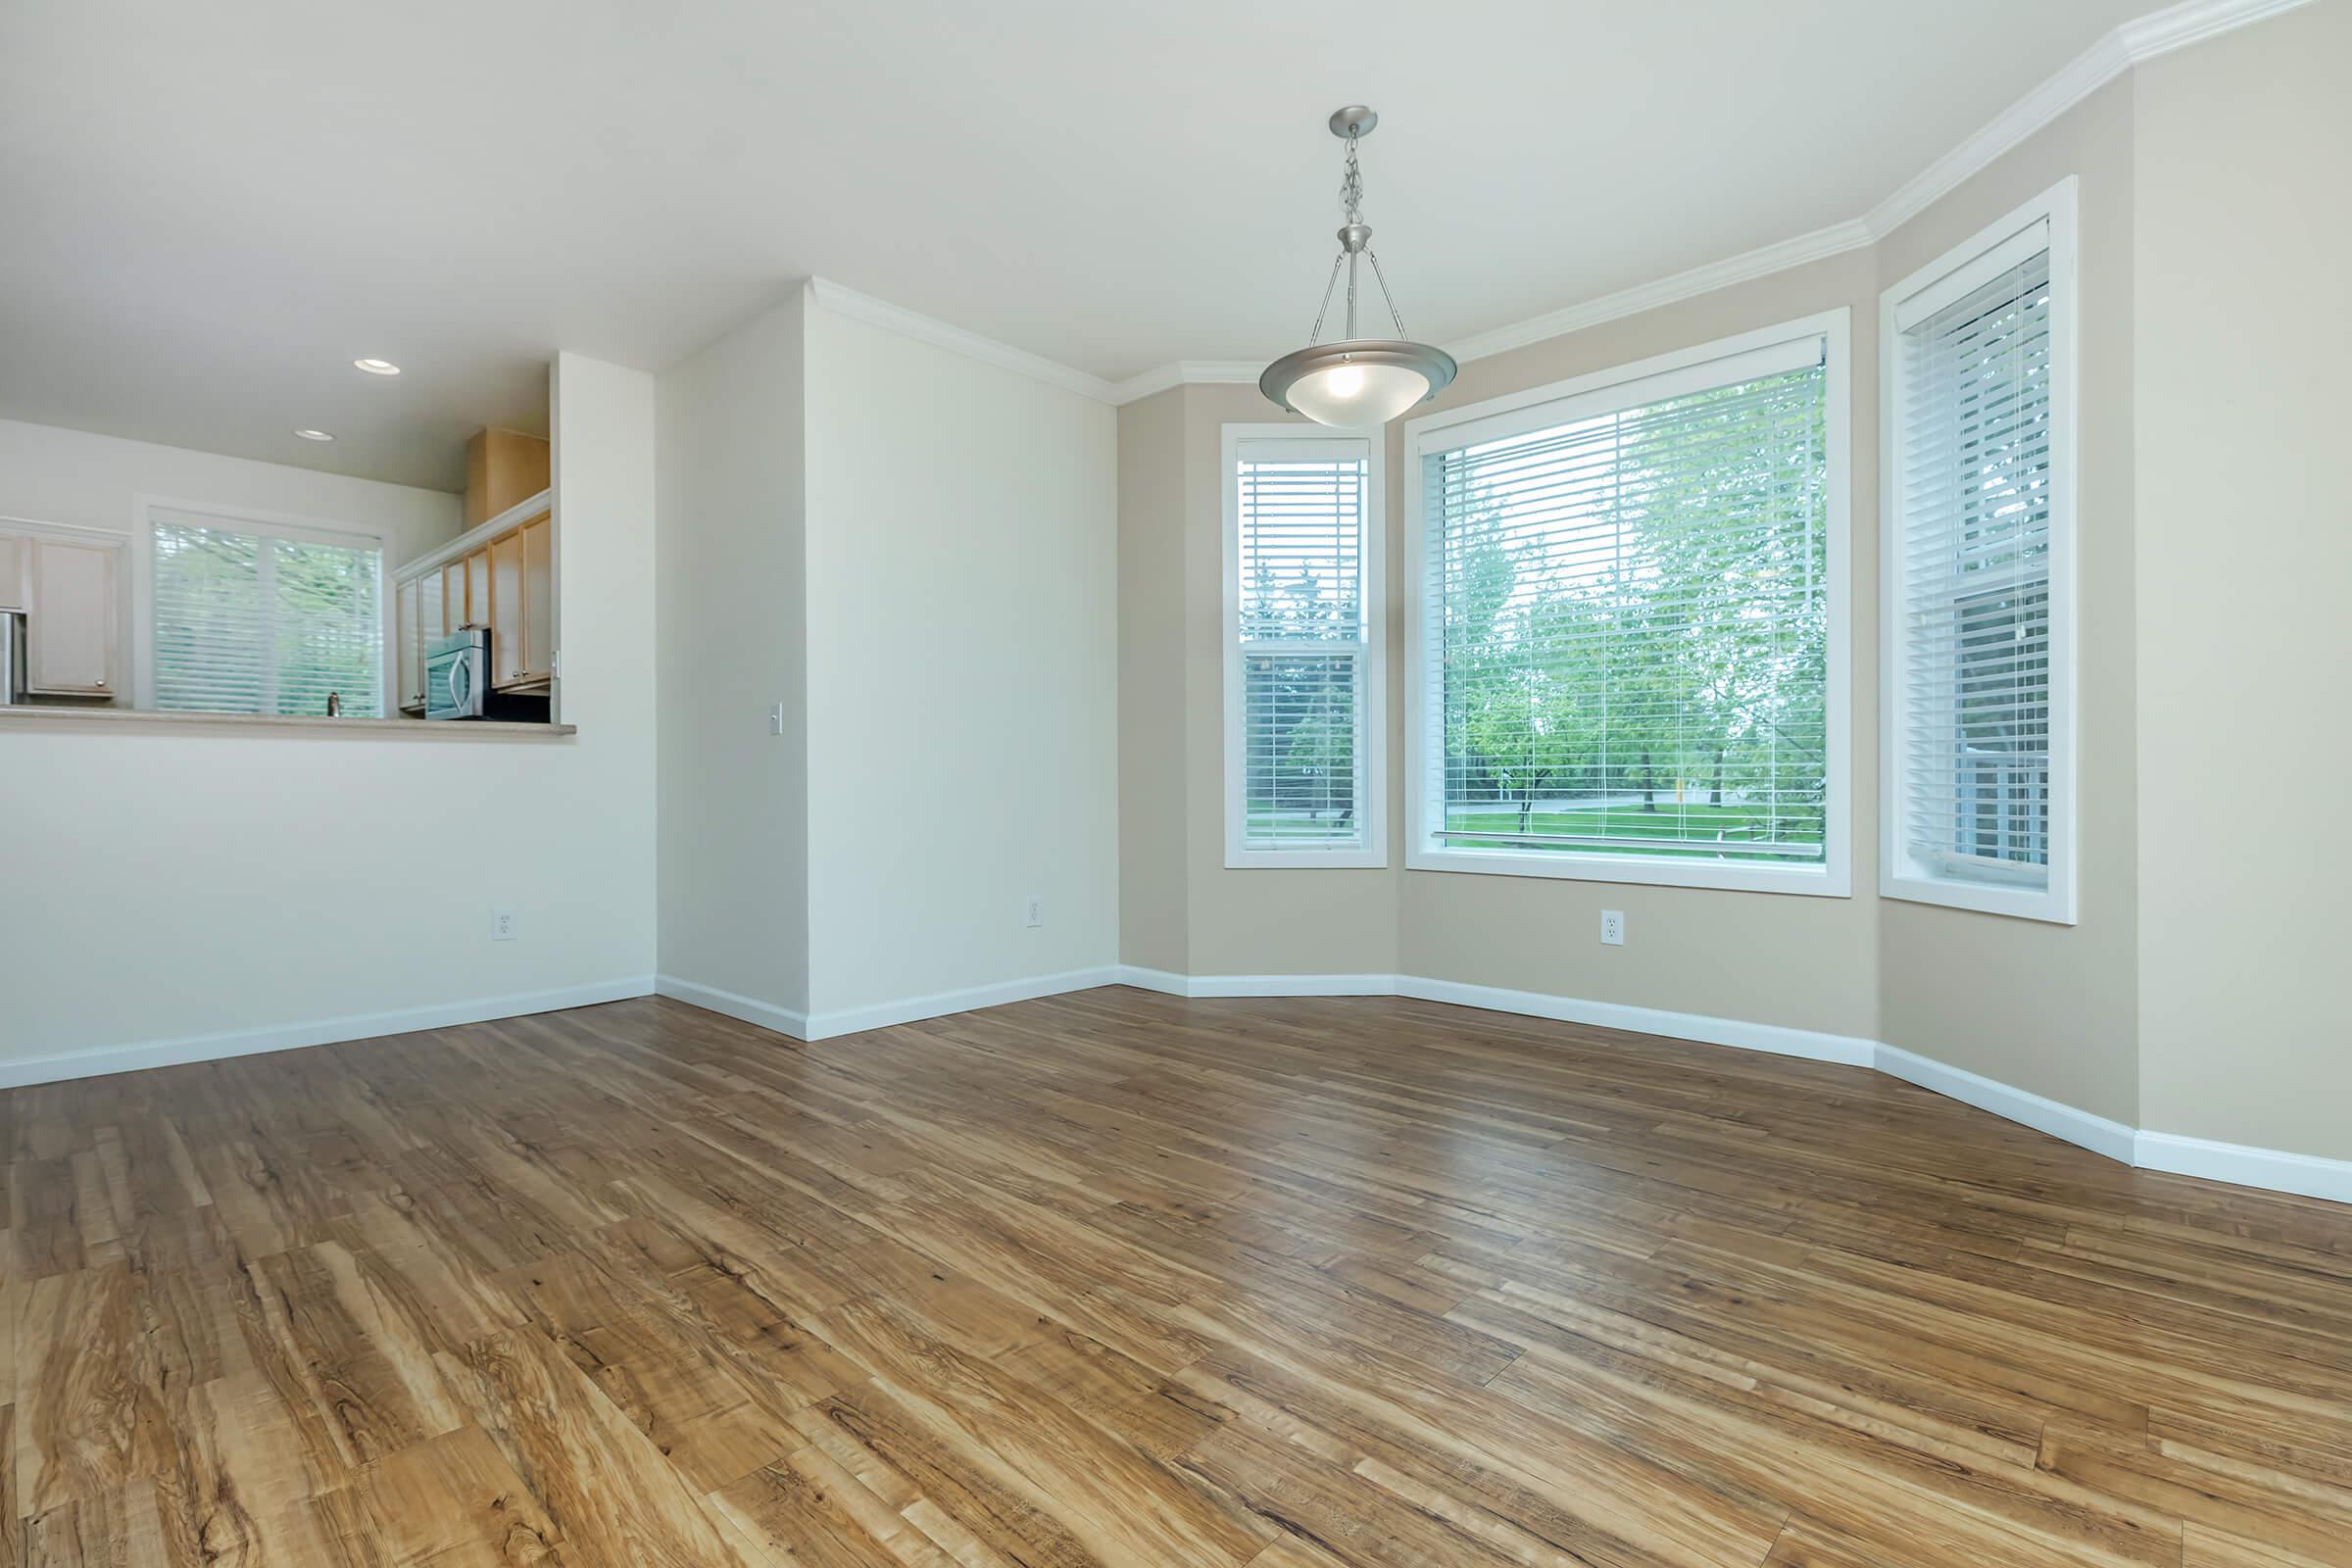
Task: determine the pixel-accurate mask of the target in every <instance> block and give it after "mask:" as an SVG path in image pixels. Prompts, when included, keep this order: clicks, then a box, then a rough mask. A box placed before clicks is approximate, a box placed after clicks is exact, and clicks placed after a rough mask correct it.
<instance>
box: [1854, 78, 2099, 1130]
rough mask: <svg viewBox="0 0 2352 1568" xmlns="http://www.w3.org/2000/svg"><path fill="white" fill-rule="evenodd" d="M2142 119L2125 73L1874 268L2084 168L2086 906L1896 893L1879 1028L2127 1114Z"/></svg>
mask: <svg viewBox="0 0 2352 1568" xmlns="http://www.w3.org/2000/svg"><path fill="white" fill-rule="evenodd" d="M2131 122H2132V83H2131V77H2130V76H2125V77H2123V78H2120V79H2118V80H2117V81H2114V82H2112V83H2110V84H2109V85H2108V86H2106V87H2104V88H2102V89H2100V90H2099V91H2098V92H2096V93H2093V94H2092V95H2091V96H2090V97H2089V98H2087V99H2085V100H2084V101H2083V102H2082V103H2081V104H2079V105H2078V106H2076V107H2075V108H2074V109H2073V110H2071V111H2069V112H2068V113H2067V114H2065V115H2063V116H2061V117H2059V119H2057V120H2056V121H2054V122H2052V123H2050V125H2049V126H2048V127H2047V128H2045V129H2044V130H2042V131H2040V132H2039V133H2038V134H2036V135H2034V137H2032V138H2031V139H2030V140H2028V141H2027V142H2026V143H2025V144H2024V145H2022V146H2020V147H2018V148H2017V149H2016V150H2015V151H2013V152H2011V153H2009V154H2008V155H2007V156H2006V157H2003V158H2001V159H1999V160H1998V161H1996V162H1995V163H1994V164H1993V165H1992V166H1991V167H1990V168H1988V169H1986V170H1985V171H1984V172H1982V173H1980V174H1978V175H1976V176H1975V177H1974V178H1972V179H1970V180H1969V181H1968V182H1967V183H1966V184H1963V185H1962V186H1961V187H1960V188H1959V189H1958V190H1955V191H1954V192H1952V193H1951V194H1950V195H1949V196H1946V197H1945V198H1944V199H1943V200H1941V201H1939V202H1937V203H1936V204H1935V205H1934V206H1933V207H1930V208H1929V209H1928V210H1927V211H1926V212H1924V213H1922V214H1921V215H1920V216H1919V217H1918V218H1916V219H1914V220H1912V221H1910V222H1908V223H1906V224H1904V225H1903V226H1902V227H1901V228H1899V229H1897V230H1895V231H1894V232H1893V233H1892V234H1890V235H1888V236H1887V238H1886V240H1885V241H1883V242H1882V243H1881V244H1880V246H1879V247H1878V284H1877V287H1878V288H1879V289H1884V288H1887V287H1891V286H1892V285H1894V284H1896V283H1899V282H1901V281H1902V280H1903V279H1904V278H1905V277H1908V276H1909V275H1910V274H1911V273H1913V272H1915V271H1917V270H1919V269H1920V268H1922V267H1925V266H1927V265H1929V264H1930V263H1932V262H1934V261H1935V260H1936V258H1938V257H1940V256H1942V255H1943V254H1945V253H1946V252H1947V251H1949V250H1951V248H1952V247H1954V246H1956V245H1959V244H1962V243H1964V242H1965V241H1967V240H1968V239H1969V238H1970V237H1971V236H1972V235H1974V234H1976V233H1977V232H1978V231H1979V230H1980V229H1982V228H1984V227H1985V225H1986V224H1988V223H1991V222H1994V221H1997V220H1999V219H2000V218H2001V217H2003V216H2004V215H2005V214H2007V213H2009V212H2011V211H2012V210H2014V209H2016V208H2017V207H2019V206H2020V205H2022V204H2024V203H2025V202H2027V201H2028V200H2030V199H2032V198H2033V197H2034V196H2035V195H2038V194H2039V193H2040V192H2042V191H2044V190H2047V189H2048V188H2049V187H2050V186H2052V185H2054V184H2056V183H2057V182H2058V181H2059V180H2061V179H2063V178H2065V177H2066V176H2067V175H2069V174H2073V175H2075V176H2077V177H2078V179H2079V180H2080V181H2081V186H2080V191H2079V195H2078V201H2079V203H2080V213H2079V217H2080V233H2081V254H2080V258H2079V275H2080V279H2081V288H2080V293H2079V295H2078V298H2079V299H2080V301H2081V312H2080V316H2079V321H2080V326H2079V334H2080V345H2081V347H2080V359H2079V361H2078V363H2079V365H2080V366H2081V369H2082V378H2081V381H2080V385H2079V395H2078V398H2077V411H2078V417H2079V424H2078V429H2079V432H2080V441H2079V452H2078V477H2079V483H2078V489H2077V516H2076V540H2077V545H2078V559H2079V569H2078V583H2077V595H2076V603H2077V607H2078V611H2079V616H2080V618H2079V620H2078V623H2077V635H2076V645H2077V652H2078V655H2079V658H2080V665H2079V672H2078V677H2077V680H2078V692H2077V698H2078V701H2077V711H2078V712H2079V714H2080V724H2081V746H2080V767H2081V787H2080V798H2081V809H2080V822H2081V848H2080V858H2079V861H2078V867H2077V869H2078V874H2079V880H2080V886H2081V896H2080V910H2079V921H2078V923H2077V924H2076V925H2074V926H2072V927H2068V926H2060V925H2051V924H2048V923H2046V922H2043V921H2038V920H2021V919H2013V918H2010V917H2007V916H2003V915H1990V914H1978V913H1975V912H1972V911H1969V910H1964V909H1949V908H1943V907H1937V906H1934V905H1926V904H1912V903H1906V902H1902V901H1899V900H1891V899H1890V900H1887V901H1885V902H1884V904H1883V905H1882V907H1881V910H1880V926H1879V941H1880V946H1881V963H1880V973H1879V997H1880V1014H1881V1028H1882V1030H1883V1033H1882V1034H1881V1035H1880V1037H1879V1038H1880V1039H1882V1040H1885V1041H1886V1042H1887V1044H1889V1045H1894V1046H1899V1047H1901V1048H1902V1049H1904V1050H1906V1051H1911V1052H1916V1053H1918V1054H1920V1055H1923V1056H1931V1057H1934V1058H1935V1059H1936V1060H1938V1061H1943V1062H1949V1063H1950V1064H1951V1065H1953V1066H1955V1067H1964V1068H1967V1069H1968V1070H1969V1071H1971V1072H1977V1073H1982V1074H1984V1075H1985V1077H1987V1078H1993V1079H1997V1080H1998V1081H2000V1082H2002V1083H2005V1084H2009V1085H2012V1086H2014V1087H2016V1088H2019V1089H2025V1090H2030V1091H2032V1092H2033V1093H2034V1094H2037V1095H2042V1096H2046V1097H2047V1098H2049V1099H2051V1100H2055V1101H2059V1102H2061V1103H2065V1104H2069V1105H2074V1106H2078V1107H2080V1108H2081V1109H2083V1110H2087V1111H2091V1112H2093V1113H2095V1114H2097V1115H2101V1116H2107V1117H2111V1118H2113V1119H2114V1120H2117V1121H2120V1122H2123V1123H2124V1124H2125V1125H2127V1126H2136V1125H2138V1117H2139V1103H2138V1099H2139V1095H2138V1062H2137V1047H2136V1038H2137V1013H2138V995H2137V965H2138V949H2137V934H2136V933H2137V892H2136V888H2137V880H2138V875H2137V867H2136V865H2135V863H2134V858H2133V846H2134V844H2135V843H2136V841H2137V837H2138V809H2137V788H2136V775H2137V766H2136V762H2135V759H2134V756H2133V750H2132V736H2131V730H2132V723H2131V714H2132V693H2133V689H2134V685H2135V675H2134V671H2133V667H2132V646H2133V642H2134V634H2133V627H2132V605H2133V593H2132V579H2133V570H2134V567H2133V559H2132V521H2133V508H2132V497H2133V492H2134V489H2135V486H2134V483H2133V475H2132V425H2131V404H2132V389H2131V364H2132V341H2131V321H2132V272H2133V266H2132V237H2131V234H2132V230H2131V212H2132V156H2131ZM1873 654H1874V656H1875V645H1874V649H1873ZM1873 766H1874V768H1875V766H1876V763H1875V760H1874V762H1873ZM1988 981H1989V983H1987V982H1988Z"/></svg>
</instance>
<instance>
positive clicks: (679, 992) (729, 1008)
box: [654, 974, 809, 1040]
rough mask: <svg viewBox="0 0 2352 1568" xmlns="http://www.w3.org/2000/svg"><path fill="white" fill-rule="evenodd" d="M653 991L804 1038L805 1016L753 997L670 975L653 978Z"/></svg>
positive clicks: (807, 1036) (807, 1022) (710, 1010)
mask: <svg viewBox="0 0 2352 1568" xmlns="http://www.w3.org/2000/svg"><path fill="white" fill-rule="evenodd" d="M654 989H655V990H656V991H658V992H660V993H661V994H662V996H665V997H669V998H671V999H673V1000H675V1001H678V1002H683V1003H687V1004H689V1005H693V1006H697V1007H701V1008H703V1009H704V1010H706V1011H708V1012H723V1013H725V1014H726V1015H727V1016H728V1017H730V1018H740V1019H742V1020H743V1021H744V1022H745V1023H756V1024H758V1025H759V1026H760V1028H762V1029H773V1030H774V1031H775V1032H776V1033H778V1034H780V1035H790V1036H792V1038H793V1039H795V1040H806V1039H808V1038H809V1015H808V1014H807V1013H805V1012H795V1011H793V1010H792V1009H791V1008H789V1007H779V1006H777V1005H775V1004H774V1003H772V1002H761V1001H760V999H759V998H757V997H747V996H744V995H742V994H741V993H739V992H734V991H721V990H719V989H718V987H716V986H706V985H701V984H698V983H697V982H695V981H692V980H683V979H680V978H679V977H678V976H676V975H674V974H658V975H656V976H654Z"/></svg>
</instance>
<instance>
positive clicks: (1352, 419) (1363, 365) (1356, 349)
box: [1257, 104, 1456, 425]
mask: <svg viewBox="0 0 2352 1568" xmlns="http://www.w3.org/2000/svg"><path fill="white" fill-rule="evenodd" d="M1379 123H1380V117H1379V116H1378V115H1376V114H1374V113H1373V112H1372V111H1371V110H1369V109H1367V108H1365V107H1364V106H1363V105H1362V104H1349V105H1348V106H1347V107H1346V108H1344V109H1338V110H1334V111H1333V112H1332V116H1331V133H1332V134H1333V135H1334V136H1337V137H1339V138H1340V139H1341V140H1343V141H1345V142H1346V143H1347V144H1348V172H1347V176H1346V178H1344V179H1343V180H1342V181H1341V182H1340V205H1341V207H1342V208H1343V209H1344V210H1345V211H1346V213H1347V215H1348V221H1347V222H1345V223H1343V224H1341V225H1340V254H1339V255H1338V256H1337V257H1336V258H1335V259H1334V260H1333V261H1332V264H1331V278H1330V280H1329V281H1328V282H1326V283H1325V284H1324V285H1323V305H1322V308H1321V309H1320V310H1318V311H1316V312H1315V324H1314V326H1313V327H1312V328H1311V329H1310V330H1309V331H1308V333H1307V337H1306V347H1305V348H1302V349H1297V350H1294V351H1292V352H1291V353H1289V354H1285V355H1284V356H1283V357H1282V358H1281V359H1279V360H1276V361H1275V362H1274V363H1273V364H1272V365H1269V366H1267V367H1266V369H1265V373H1264V374H1262V375H1260V376H1259V377H1258V378H1257V389H1258V390H1259V391H1260V392H1263V393H1264V394H1265V395H1266V396H1267V397H1268V398H1269V399H1271V400H1272V401H1273V402H1275V403H1276V404H1278V405H1280V406H1281V407H1283V408H1285V409H1289V410H1290V411H1292V412H1293V413H1295V414H1303V415H1305V416H1306V417H1308V418H1310V419H1313V420H1314V421H1315V422H1316V423H1318V424H1337V425H1364V424H1385V423H1387V422H1388V421H1389V420H1391V419H1393V418H1395V417H1397V415H1399V414H1402V413H1403V412H1404V411H1405V410H1407V409H1409V408H1411V407H1412V406H1413V405H1414V404H1416V403H1421V402H1425V401H1427V400H1428V399H1430V398H1433V397H1435V396H1437V394H1438V393H1440V392H1442V391H1444V390H1445V388H1446V384H1447V383H1448V382H1450V381H1452V379H1453V376H1454V371H1455V369H1456V367H1455V365H1454V363H1453V356H1452V355H1450V354H1448V353H1446V351H1445V350H1444V349H1441V348H1433V347H1431V346H1430V345H1429V344H1427V343H1415V342H1413V341H1412V340H1410V339H1409V338H1407V337H1406V336H1405V335H1404V318H1403V317H1401V316H1399V315H1398V314H1397V302H1396V301H1395V300H1394V299H1392V298H1391V297H1390V295H1389V280H1388V278H1387V277H1386V276H1385V275H1384V274H1383V273H1382V272H1381V270H1380V258H1379V257H1378V256H1377V255H1375V254H1373V250H1372V228H1371V225H1370V224H1368V223H1366V222H1365V221H1363V202H1364V176H1363V172H1362V171H1361V170H1360V169H1359V168H1358V167H1357V166H1356V158H1355V147H1356V143H1357V142H1358V141H1360V140H1361V139H1362V138H1363V137H1365V136H1368V135H1370V134H1371V133H1372V127H1373V126H1375V125H1377V124H1379ZM1362 262H1370V263H1371V264H1372V281H1373V283H1374V284H1375V285H1376V286H1377V287H1378V288H1379V289H1380V298H1381V302H1382V303H1383V304H1385V305H1387V306H1388V308H1389V319H1390V320H1391V321H1393V322H1395V323H1396V326H1397V335H1396V336H1395V337H1393V338H1386V337H1357V336H1356V335H1355V302H1356V285H1357V281H1358V279H1357V271H1358V268H1359V266H1360V264H1361V263H1362ZM1342 271H1345V272H1347V274H1348V323H1347V326H1346V328H1345V335H1344V336H1342V337H1340V338H1339V339H1338V340H1336V341H1334V342H1330V343H1324V342H1321V341H1319V339H1320V338H1321V337H1322V336H1323V318H1324V317H1325V316H1327V315H1329V314H1330V311H1331V294H1332V290H1333V289H1335V288H1337V287H1338V286H1339V282H1340V273H1341V272H1342Z"/></svg>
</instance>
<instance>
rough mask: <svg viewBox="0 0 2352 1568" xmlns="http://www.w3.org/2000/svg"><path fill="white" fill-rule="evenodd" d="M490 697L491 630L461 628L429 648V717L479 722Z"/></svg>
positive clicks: (426, 667)
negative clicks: (466, 719)
mask: <svg viewBox="0 0 2352 1568" xmlns="http://www.w3.org/2000/svg"><path fill="white" fill-rule="evenodd" d="M489 695H490V628H488V627H487V626H461V627H459V628H458V629H457V630H456V631H453V632H451V633H450V634H449V635H448V636H446V637H436V638H434V639H433V640H432V641H431V642H429V643H427V644H426V645H425V652H424V716H425V717H427V718H479V717H481V716H482V709H483V705H484V703H485V701H486V700H487V699H488V697H489Z"/></svg>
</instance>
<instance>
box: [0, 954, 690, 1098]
mask: <svg viewBox="0 0 2352 1568" xmlns="http://www.w3.org/2000/svg"><path fill="white" fill-rule="evenodd" d="M653 990H654V977H653V976H652V975H629V976H626V977H624V978H622V979H618V980H600V981H595V982H592V983H590V984H588V985H580V986H563V987H559V988H558V989H556V990H553V991H519V992H514V993H511V994H509V995H507V996H503V997H475V998H471V999H469V1000H467V1001H465V1002H444V1003H436V1004H434V1005H430V1006H424V1007H399V1008H394V1009H393V1010H391V1011H388V1012H355V1013H347V1014H345V1015H343V1016H342V1017H339V1018H312V1019H308V1020H306V1021H304V1022H301V1023H285V1024H271V1025H268V1026H266V1027H264V1028H260V1029H228V1030H223V1031H221V1033H218V1034H209V1035H186V1036H183V1037H181V1038H179V1039H176V1040H142V1041H137V1042H134V1043H132V1044H130V1045H126V1046H97V1047H93V1048H92V1049H90V1050H88V1051H68V1052H61V1053H59V1054H56V1055H50V1056H28V1057H21V1058H19V1059H17V1060H15V1061H0V1089H19V1088H23V1087H24V1086H25V1085H27V1084H50V1083H61V1082H63V1081H65V1080H67V1079H69V1078H100V1077H104V1076H105V1075H107V1074H108V1073H117V1072H136V1071H138V1070H139V1069H140V1068H143V1067H177V1066H181V1065H184V1064H186V1063H188V1062H191V1061H221V1060H224V1059H226V1058H227V1057H230V1056H250V1055H255V1054H259V1053H261V1052H265V1051H293V1050H297V1049H299V1048H301V1047H303V1046H331V1045H336V1044H339V1043H341V1042H343V1041H346V1040H373V1039H375V1038H376V1037H377V1036H379V1035H401V1034H410V1033H413V1032H415V1031H417V1030H418V1029H447V1028H451V1027H453V1026H455V1025H457V1024H462V1023H487V1022H489V1021H490V1020H491V1019H493V1018H519V1017H521V1016H523V1015H524V1014H526V1013H533V1012H556V1011H559V1010H561V1009H563V1008H564V1007H586V1006H591V1005H595V1004H597V1003H600V1002H620V1001H624V1000H626V999H628V998H630V997H643V996H650V995H652V994H653Z"/></svg>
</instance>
